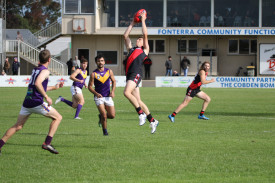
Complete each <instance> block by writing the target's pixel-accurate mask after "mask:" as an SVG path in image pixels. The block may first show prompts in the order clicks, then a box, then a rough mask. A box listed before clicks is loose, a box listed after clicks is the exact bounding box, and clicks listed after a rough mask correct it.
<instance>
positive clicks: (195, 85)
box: [168, 62, 215, 122]
mask: <svg viewBox="0 0 275 183" xmlns="http://www.w3.org/2000/svg"><path fill="white" fill-rule="evenodd" d="M209 69H210V63H209V62H203V63H202V65H201V67H200V70H199V73H198V74H197V75H196V76H195V79H194V81H193V82H192V83H191V84H190V86H189V87H188V88H187V91H186V96H185V98H184V100H183V102H182V103H181V104H180V105H179V106H178V107H177V109H176V110H175V111H174V112H173V113H172V114H171V115H169V116H168V118H169V119H170V121H171V122H175V116H176V114H177V113H179V112H180V111H181V110H182V109H183V108H184V107H186V106H187V105H188V104H189V102H190V101H191V100H192V99H193V97H198V98H200V99H202V100H203V104H202V109H201V112H200V114H199V116H198V118H199V119H205V120H208V119H209V118H207V117H206V116H204V111H205V110H206V108H207V106H208V104H209V103H210V100H211V99H210V97H209V96H208V95H207V94H206V93H204V92H203V91H201V90H200V87H201V85H202V84H209V83H213V82H215V79H214V78H212V79H211V80H206V76H207V73H208V71H209Z"/></svg>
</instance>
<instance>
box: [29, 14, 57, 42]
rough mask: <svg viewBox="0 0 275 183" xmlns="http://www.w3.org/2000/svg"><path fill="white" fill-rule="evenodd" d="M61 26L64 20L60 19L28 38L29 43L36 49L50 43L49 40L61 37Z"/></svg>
mask: <svg viewBox="0 0 275 183" xmlns="http://www.w3.org/2000/svg"><path fill="white" fill-rule="evenodd" d="M61 24H62V18H59V19H58V20H57V21H55V22H53V23H52V24H50V25H49V26H47V27H45V28H44V29H41V30H39V31H37V32H35V33H34V34H33V35H32V36H30V37H29V38H28V42H29V43H30V44H31V45H33V46H34V47H39V46H41V45H43V44H45V43H47V42H49V40H52V39H54V38H55V37H57V36H59V35H61Z"/></svg>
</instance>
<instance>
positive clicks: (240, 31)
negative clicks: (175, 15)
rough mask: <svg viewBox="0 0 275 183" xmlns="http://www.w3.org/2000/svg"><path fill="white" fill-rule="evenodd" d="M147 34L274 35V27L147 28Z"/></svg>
mask: <svg viewBox="0 0 275 183" xmlns="http://www.w3.org/2000/svg"><path fill="white" fill-rule="evenodd" d="M148 34H149V35H275V29H272V28H270V29H260V28H255V29H246V28H164V29H162V28H161V29H153V28H148Z"/></svg>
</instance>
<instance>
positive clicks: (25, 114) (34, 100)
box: [0, 50, 63, 154]
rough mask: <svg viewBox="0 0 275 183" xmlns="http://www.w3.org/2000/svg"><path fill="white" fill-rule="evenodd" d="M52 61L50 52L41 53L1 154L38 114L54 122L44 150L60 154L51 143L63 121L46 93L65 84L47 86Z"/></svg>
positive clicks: (0, 141) (5, 138)
mask: <svg viewBox="0 0 275 183" xmlns="http://www.w3.org/2000/svg"><path fill="white" fill-rule="evenodd" d="M50 61H51V55H50V52H49V50H43V51H41V52H40V53H39V65H38V67H36V68H34V69H33V71H32V76H31V79H30V83H29V86H28V90H27V95H26V97H25V100H24V102H23V105H22V107H21V111H20V113H19V115H18V119H17V122H16V124H15V125H13V126H12V127H11V128H10V129H8V130H7V131H6V133H5V135H4V136H3V137H2V139H1V140H0V153H1V148H2V146H3V145H4V144H5V143H6V142H7V140H8V139H9V138H10V137H12V136H13V135H14V134H15V133H16V132H17V131H19V130H21V129H22V128H23V126H24V124H25V123H26V122H27V120H28V118H29V117H30V115H31V114H33V113H36V114H41V115H44V116H46V117H48V118H51V119H52V120H53V121H52V123H51V125H50V129H49V132H48V135H47V137H46V140H45V142H44V143H43V144H42V148H43V149H45V150H48V151H50V152H51V153H54V154H58V151H57V150H56V149H55V148H54V147H53V146H52V145H51V141H52V138H53V136H54V134H55V132H56V130H57V128H58V126H59V124H60V122H61V120H62V116H61V115H60V114H59V113H58V112H57V111H56V110H55V109H54V108H53V107H52V106H51V105H52V99H51V98H50V97H48V95H47V94H46V92H47V91H50V90H56V89H58V88H59V87H62V86H63V84H62V83H59V84H56V85H55V86H47V85H48V79H49V75H50V71H49V70H48V65H49V64H50ZM43 98H45V100H46V101H47V102H44V101H43Z"/></svg>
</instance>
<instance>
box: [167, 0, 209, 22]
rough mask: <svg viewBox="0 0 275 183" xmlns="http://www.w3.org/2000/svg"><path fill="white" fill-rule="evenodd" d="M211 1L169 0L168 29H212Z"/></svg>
mask: <svg viewBox="0 0 275 183" xmlns="http://www.w3.org/2000/svg"><path fill="white" fill-rule="evenodd" d="M210 13H211V0H167V27H195V26H197V27H198V26H200V27H210V21H211V18H210V16H211V14H210Z"/></svg>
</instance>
